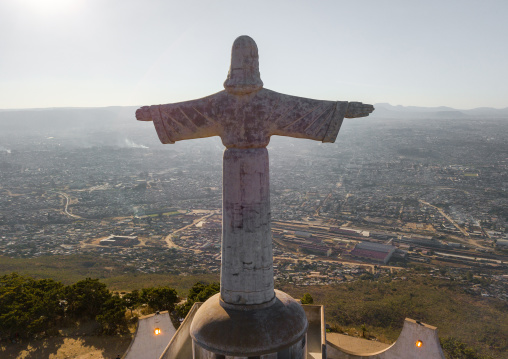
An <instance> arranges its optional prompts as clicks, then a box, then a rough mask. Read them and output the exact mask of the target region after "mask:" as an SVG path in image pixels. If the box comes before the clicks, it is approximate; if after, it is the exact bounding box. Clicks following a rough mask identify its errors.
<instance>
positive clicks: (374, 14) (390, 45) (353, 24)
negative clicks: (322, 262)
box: [0, 0, 508, 109]
mask: <svg viewBox="0 0 508 359" xmlns="http://www.w3.org/2000/svg"><path fill="white" fill-rule="evenodd" d="M507 19H508V1H506V0H500V1H489V0H484V1H480V0H478V1H467V0H457V1H456V0H440V1H432V0H422V1H416V0H414V1H413V0H404V1H402V0H401V1H383V0H375V1H360V0H355V1H353V0H350V1H339V0H335V1H317V0H315V1H310V0H309V1H298V0H292V1H277V0H271V1H262V0H256V1H253V0H250V1H241V0H234V1H230V0H223V1H221V0H211V1H205V0H199V1H192V0H180V1H171V0H163V1H151V0H139V1H129V0H0V109H8V108H39V107H67V106H73V107H90V106H93V107H96V106H97V107H98V106H114V105H151V104H159V103H170V102H178V101H183V100H188V99H193V98H198V97H203V96H206V95H209V94H212V93H215V92H217V91H220V90H222V89H223V87H222V83H223V82H224V80H225V78H226V75H227V71H228V68H229V56H230V52H231V45H232V43H233V41H234V39H235V38H236V37H237V36H239V35H249V36H251V37H252V38H254V40H255V41H256V42H257V44H258V48H259V54H260V71H261V78H262V80H263V82H264V84H265V87H266V88H269V89H272V90H275V91H278V92H283V93H288V94H292V95H297V96H305V97H312V98H319V99H328V100H349V101H354V100H357V101H362V102H366V103H376V102H388V103H391V104H392V105H415V106H442V105H443V106H451V107H455V108H460V109H469V108H474V107H482V106H488V107H497V108H502V107H507V106H508V45H507V41H508V40H507V38H508V21H507Z"/></svg>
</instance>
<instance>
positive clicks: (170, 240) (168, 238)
mask: <svg viewBox="0 0 508 359" xmlns="http://www.w3.org/2000/svg"><path fill="white" fill-rule="evenodd" d="M214 214H215V212H212V213H209V214H207V215H206V216H203V217H200V218H198V219H195V220H194V221H193V222H192V223H191V224H189V225H187V226H185V227H182V228H179V229H177V230H176V231H173V232H171V233H170V234H168V235H167V236H166V238H164V240H165V241H166V243H167V245H168V248H177V249H188V248H184V247H181V246H179V245H177V244H175V243H174V242H173V240H172V239H171V237H172V236H173V235H175V234H177V233H179V232H182V231H185V230H186V229H187V228H190V227H192V226H195V225H196V224H198V223H199V222H201V221H203V220H205V219H207V218H209V217H211V216H213V215H214ZM194 251H197V249H196V250H194Z"/></svg>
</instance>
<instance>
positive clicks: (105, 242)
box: [99, 235, 139, 247]
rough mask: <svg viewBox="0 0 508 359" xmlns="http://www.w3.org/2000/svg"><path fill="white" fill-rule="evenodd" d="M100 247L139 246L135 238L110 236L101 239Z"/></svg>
mask: <svg viewBox="0 0 508 359" xmlns="http://www.w3.org/2000/svg"><path fill="white" fill-rule="evenodd" d="M99 244H100V245H101V246H120V247H131V246H134V245H136V244H139V240H138V237H137V236H115V235H111V236H109V237H108V238H104V239H101V241H100V242H99Z"/></svg>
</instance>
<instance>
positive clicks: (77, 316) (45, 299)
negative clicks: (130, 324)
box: [0, 273, 179, 339]
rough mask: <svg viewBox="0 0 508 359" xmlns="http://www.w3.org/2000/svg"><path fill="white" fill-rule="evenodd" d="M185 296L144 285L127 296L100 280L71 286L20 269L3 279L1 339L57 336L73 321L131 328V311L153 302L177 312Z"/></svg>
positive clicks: (103, 328) (108, 330) (114, 329)
mask: <svg viewBox="0 0 508 359" xmlns="http://www.w3.org/2000/svg"><path fill="white" fill-rule="evenodd" d="M178 301H179V297H178V295H177V293H176V290H175V289H173V288H170V287H164V286H159V287H152V288H144V289H142V290H141V291H139V290H137V291H133V292H132V293H127V294H126V295H125V296H123V297H121V296H120V295H118V294H114V293H112V292H111V291H110V290H109V289H108V288H107V286H106V285H105V284H104V283H101V282H100V281H99V280H98V279H91V278H87V279H84V280H80V281H78V282H76V283H74V284H71V285H67V286H66V285H64V284H62V283H60V282H57V281H54V280H52V279H33V278H30V277H25V276H21V275H19V274H16V273H12V274H8V275H4V276H2V277H0V328H1V331H0V339H1V338H10V339H15V338H34V337H37V336H44V335H53V334H56V333H57V330H58V328H59V326H61V325H63V324H65V323H68V322H69V321H70V322H80V321H95V322H97V323H98V324H99V328H100V329H99V331H100V333H101V334H108V335H113V334H116V333H121V332H125V331H126V330H127V319H126V315H125V314H126V310H127V308H129V309H131V313H132V309H134V308H136V307H139V306H142V305H144V306H149V307H150V310H151V311H156V310H169V311H174V310H175V305H176V303H178Z"/></svg>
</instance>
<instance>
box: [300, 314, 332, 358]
mask: <svg viewBox="0 0 508 359" xmlns="http://www.w3.org/2000/svg"><path fill="white" fill-rule="evenodd" d="M302 307H303V310H304V311H305V315H306V317H307V321H308V322H309V328H308V329H307V359H326V353H325V352H326V331H325V313H324V309H325V308H324V306H322V305H303V306H302Z"/></svg>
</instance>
